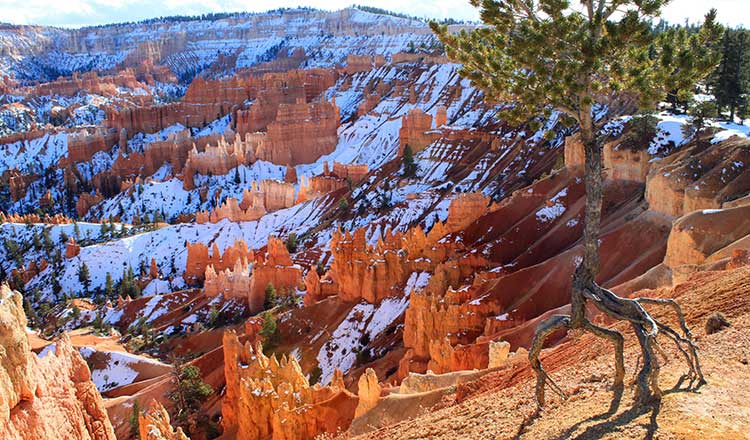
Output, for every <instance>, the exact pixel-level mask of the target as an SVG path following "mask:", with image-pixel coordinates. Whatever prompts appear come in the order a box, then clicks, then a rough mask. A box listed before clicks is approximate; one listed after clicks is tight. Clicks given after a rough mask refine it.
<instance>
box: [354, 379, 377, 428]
mask: <svg viewBox="0 0 750 440" xmlns="http://www.w3.org/2000/svg"><path fill="white" fill-rule="evenodd" d="M357 390H358V391H357V395H358V396H359V403H358V404H357V409H356V411H355V412H354V417H360V416H362V415H363V414H364V413H366V412H367V411H369V410H371V409H373V408H375V406H377V404H378V401H379V400H380V393H381V391H382V387H381V386H380V383H379V382H378V376H377V374H375V370H373V369H372V368H368V369H367V370H365V372H364V374H362V375H361V376H359V381H358V382H357Z"/></svg>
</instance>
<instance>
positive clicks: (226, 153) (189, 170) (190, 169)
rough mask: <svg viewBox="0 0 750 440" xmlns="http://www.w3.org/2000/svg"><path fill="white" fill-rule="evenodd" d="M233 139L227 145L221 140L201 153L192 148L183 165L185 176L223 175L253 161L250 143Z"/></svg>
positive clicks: (253, 155)
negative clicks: (197, 174) (196, 174)
mask: <svg viewBox="0 0 750 440" xmlns="http://www.w3.org/2000/svg"><path fill="white" fill-rule="evenodd" d="M238 138H239V137H235V140H234V142H232V143H229V142H227V141H226V140H224V139H223V138H222V139H220V140H219V143H218V145H216V146H211V145H209V146H206V149H205V150H204V151H202V152H200V151H198V149H197V148H195V147H193V149H192V150H190V152H189V153H188V157H187V162H186V163H185V174H186V175H192V174H194V173H200V174H203V175H215V176H220V175H225V174H227V173H229V170H231V169H233V168H236V167H237V166H239V165H248V164H250V163H251V162H253V161H255V153H254V151H253V149H252V146H251V144H250V142H247V141H246V142H243V141H240V140H239V139H238Z"/></svg>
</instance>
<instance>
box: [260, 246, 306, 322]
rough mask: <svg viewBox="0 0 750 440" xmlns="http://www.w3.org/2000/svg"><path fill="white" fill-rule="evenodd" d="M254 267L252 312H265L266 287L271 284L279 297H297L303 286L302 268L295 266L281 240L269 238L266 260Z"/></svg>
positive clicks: (261, 260)
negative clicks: (298, 290)
mask: <svg viewBox="0 0 750 440" xmlns="http://www.w3.org/2000/svg"><path fill="white" fill-rule="evenodd" d="M259 260H260V261H257V262H256V263H255V264H254V265H253V270H252V274H251V277H250V292H249V295H248V299H249V307H250V310H251V311H253V312H254V313H257V312H259V311H261V310H263V300H264V299H265V292H266V287H267V286H268V285H269V284H270V285H272V286H273V287H274V289H276V294H277V295H278V296H282V297H283V296H289V295H296V291H297V289H299V288H300V287H301V286H302V285H303V282H302V267H300V266H299V265H297V264H294V262H293V261H292V258H291V256H290V255H289V251H288V250H287V248H286V245H285V244H284V242H283V241H281V240H280V239H279V238H276V237H274V236H270V237H268V246H267V250H266V254H265V258H263V259H259Z"/></svg>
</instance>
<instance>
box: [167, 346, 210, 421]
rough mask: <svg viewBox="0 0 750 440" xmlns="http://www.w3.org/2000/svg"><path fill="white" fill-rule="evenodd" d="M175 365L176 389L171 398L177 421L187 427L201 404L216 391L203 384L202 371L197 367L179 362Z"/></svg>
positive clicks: (173, 373) (173, 372)
mask: <svg viewBox="0 0 750 440" xmlns="http://www.w3.org/2000/svg"><path fill="white" fill-rule="evenodd" d="M173 364H174V368H173V370H172V375H173V381H174V384H175V388H174V391H172V393H171V394H170V395H169V397H170V399H171V400H172V401H173V402H174V403H175V407H176V408H175V410H176V412H177V413H176V414H175V420H176V421H177V422H178V424H181V425H183V426H185V425H186V423H187V421H188V419H189V418H190V416H191V415H193V414H195V413H196V412H197V411H198V410H199V409H200V406H201V404H202V403H203V402H204V401H205V400H206V398H207V397H208V396H210V395H211V394H213V392H214V391H213V389H212V388H211V386H210V385H208V384H207V383H205V382H203V378H202V377H201V370H200V369H199V368H198V367H196V366H195V365H184V364H183V363H182V362H181V361H179V360H176V361H175V362H174V363H173Z"/></svg>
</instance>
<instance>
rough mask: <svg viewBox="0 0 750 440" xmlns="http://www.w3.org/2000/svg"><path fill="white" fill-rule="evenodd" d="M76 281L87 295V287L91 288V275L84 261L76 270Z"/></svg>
mask: <svg viewBox="0 0 750 440" xmlns="http://www.w3.org/2000/svg"><path fill="white" fill-rule="evenodd" d="M78 281H79V282H80V283H81V284H82V285H83V288H84V290H85V292H86V293H88V291H89V287H91V274H90V273H89V267H88V265H86V262H85V261H82V262H81V266H80V267H79V268H78Z"/></svg>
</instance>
